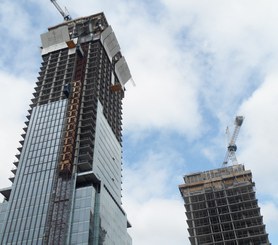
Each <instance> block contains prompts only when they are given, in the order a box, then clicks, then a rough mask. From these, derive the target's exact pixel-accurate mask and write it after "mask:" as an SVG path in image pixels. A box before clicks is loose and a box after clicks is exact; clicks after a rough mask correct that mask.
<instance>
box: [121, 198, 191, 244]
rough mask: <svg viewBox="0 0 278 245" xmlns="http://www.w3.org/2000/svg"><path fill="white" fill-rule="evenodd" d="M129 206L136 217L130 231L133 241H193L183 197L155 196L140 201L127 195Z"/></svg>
mask: <svg viewBox="0 0 278 245" xmlns="http://www.w3.org/2000/svg"><path fill="white" fill-rule="evenodd" d="M125 206H126V207H127V208H126V211H127V212H128V217H129V218H132V220H131V224H132V225H133V227H132V228H131V229H130V230H128V232H129V234H130V235H131V237H132V239H133V245H150V244H159V245H169V244H173V245H184V244H190V243H189V240H188V237H187V231H186V229H187V225H186V216H185V213H184V212H185V210H184V207H183V203H182V201H178V200H171V199H159V198H154V199H150V200H149V201H147V202H144V203H141V204H139V203H138V202H134V201H133V200H130V199H127V200H126V201H125Z"/></svg>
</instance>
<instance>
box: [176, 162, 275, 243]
mask: <svg viewBox="0 0 278 245" xmlns="http://www.w3.org/2000/svg"><path fill="white" fill-rule="evenodd" d="M184 182H185V183H184V184H182V185H180V186H179V189H180V192H181V195H182V197H183V199H184V203H185V209H186V217H187V224H188V232H189V239H190V242H191V244H193V245H194V244H195V245H197V244H219V245H220V244H227V245H228V244H229V245H262V244H270V243H269V240H268V234H267V233H266V230H265V225H264V224H263V217H262V215H261V214H260V208H259V206H258V200H257V199H256V195H255V189H254V186H255V183H254V182H253V181H252V173H251V171H250V170H245V168H244V166H243V165H241V164H236V165H233V166H228V167H224V168H220V169H215V170H210V171H205V172H198V173H193V174H189V175H186V176H184Z"/></svg>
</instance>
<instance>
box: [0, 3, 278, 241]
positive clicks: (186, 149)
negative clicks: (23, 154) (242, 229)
mask: <svg viewBox="0 0 278 245" xmlns="http://www.w3.org/2000/svg"><path fill="white" fill-rule="evenodd" d="M0 2H1V8H0V37H1V55H0V85H1V86H0V88H1V89H0V115H1V117H0V151H1V154H0V187H6V186H9V185H10V183H9V180H8V177H10V176H11V175H12V173H11V172H10V169H12V168H13V165H12V162H13V160H14V159H15V157H14V155H15V154H17V150H16V148H17V147H19V143H18V142H19V140H21V138H20V134H21V133H22V132H23V131H22V128H23V127H24V121H26V118H25V116H26V115H27V110H28V109H29V108H28V105H29V104H30V103H31V101H30V99H31V98H32V93H33V87H34V86H35V82H36V79H37V78H36V77H37V76H38V71H39V67H40V62H41V58H40V52H39V47H40V45H41V44H40V34H41V33H43V32H46V31H47V27H49V26H52V25H55V24H57V23H60V22H62V18H61V16H60V15H59V13H58V12H57V10H56V9H55V7H54V6H53V5H52V4H51V2H50V1H48V0H40V1H36V0H25V1H20V0H14V1H10V0H0ZM59 4H60V5H61V6H65V5H66V6H67V9H68V10H69V12H70V14H71V15H72V17H73V18H75V17H80V16H86V15H90V14H94V13H97V12H100V11H103V12H104V13H105V15H106V17H107V19H108V22H109V23H110V24H111V25H112V27H113V29H114V31H115V33H116V36H117V39H118V41H119V43H120V46H121V48H122V53H123V54H124V56H125V57H126V60H127V62H128V64H129V67H130V70H131V73H132V76H133V79H134V81H135V83H136V86H135V87H133V86H132V85H131V84H127V86H126V96H125V99H124V111H123V112H124V115H123V128H124V138H123V140H124V142H123V163H124V166H123V168H124V172H123V176H124V178H123V205H124V209H125V210H126V212H127V215H128V219H129V220H130V222H131V224H132V225H133V228H131V229H130V230H129V233H130V234H131V236H132V238H133V244H134V245H153V244H159V245H169V244H171V245H183V244H189V241H188V238H187V236H188V234H187V231H186V228H187V226H186V222H185V214H184V212H185V210H184V207H183V201H182V199H181V197H180V194H179V190H178V185H179V184H182V183H183V178H182V177H183V175H185V174H188V173H191V172H195V171H203V170H208V169H213V168H218V167H221V163H222V161H223V158H224V155H225V151H226V135H225V130H226V127H227V126H230V127H231V130H232V129H233V121H234V118H235V116H236V115H243V116H244V117H245V121H244V123H243V126H242V128H241V132H240V134H239V137H238V141H237V145H238V152H237V158H238V160H239V162H240V163H244V164H245V167H246V169H251V170H252V172H253V178H254V181H255V182H256V191H257V198H258V199H259V204H260V206H261V213H262V215H263V216H264V222H265V223H266V230H267V232H268V233H269V238H270V242H272V244H278V232H277V229H278V228H277V227H278V194H277V193H276V190H277V187H278V178H277V173H278V151H277V147H278V131H277V130H276V127H277V126H276V123H277V121H278V110H277V104H278V69H277V68H278V31H277V30H278V15H277V9H278V2H277V1H274V0H273V1H271V0H264V1H260V0H255V1H254V0H244V1H242V0H233V1H222V0H202V1H201V0H152V1H148V0H133V1H128V0H118V1H112V0H101V1H97V0H94V1H84V0H67V1H66V0H60V1H59Z"/></svg>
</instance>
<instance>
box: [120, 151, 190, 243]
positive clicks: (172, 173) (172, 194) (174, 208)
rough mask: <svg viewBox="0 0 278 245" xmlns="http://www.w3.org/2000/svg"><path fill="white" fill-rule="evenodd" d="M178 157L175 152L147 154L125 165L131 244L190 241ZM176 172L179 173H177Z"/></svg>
mask: <svg viewBox="0 0 278 245" xmlns="http://www.w3.org/2000/svg"><path fill="white" fill-rule="evenodd" d="M182 165H184V163H183V160H182V159H181V157H180V156H179V155H178V154H177V153H176V152H174V151H171V150H167V151H166V152H163V153H161V152H159V151H158V152H153V151H152V150H150V151H149V152H148V153H146V156H145V157H144V159H141V160H140V162H137V163H133V165H132V166H130V165H127V166H125V167H124V172H123V175H124V179H123V183H124V185H123V189H124V194H123V197H124V198H123V205H124V209H125V211H126V212H127V215H128V219H129V220H130V222H131V224H132V226H133V227H132V228H131V229H130V230H129V233H130V235H131V237H132V239H133V244H134V245H139V244H140V245H149V244H161V245H164V244H165V245H166V244H167V245H168V244H169V241H171V244H175V245H181V244H189V240H188V237H187V230H186V229H187V224H186V216H185V208H184V205H183V200H182V198H181V196H180V193H179V189H178V184H181V183H182V175H183V174H182V169H184V167H182ZM177 172H179V174H178V173H177Z"/></svg>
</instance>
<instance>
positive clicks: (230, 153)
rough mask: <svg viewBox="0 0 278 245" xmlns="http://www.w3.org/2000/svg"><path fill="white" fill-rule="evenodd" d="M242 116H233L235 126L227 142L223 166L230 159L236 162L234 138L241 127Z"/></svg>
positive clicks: (235, 138)
mask: <svg viewBox="0 0 278 245" xmlns="http://www.w3.org/2000/svg"><path fill="white" fill-rule="evenodd" d="M243 120H244V117H243V116H237V117H236V118H235V122H234V124H235V128H234V132H233V134H232V137H231V138H230V140H229V143H228V147H227V152H226V155H225V158H224V161H223V166H225V165H227V164H228V162H229V160H231V161H232V163H233V164H237V163H238V162H237V158H236V154H235V152H236V150H237V146H236V144H235V143H236V140H237V137H238V134H239V130H240V128H241V125H242V123H243ZM226 133H227V134H228V133H229V129H228V128H227V132H226Z"/></svg>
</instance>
